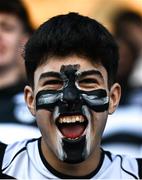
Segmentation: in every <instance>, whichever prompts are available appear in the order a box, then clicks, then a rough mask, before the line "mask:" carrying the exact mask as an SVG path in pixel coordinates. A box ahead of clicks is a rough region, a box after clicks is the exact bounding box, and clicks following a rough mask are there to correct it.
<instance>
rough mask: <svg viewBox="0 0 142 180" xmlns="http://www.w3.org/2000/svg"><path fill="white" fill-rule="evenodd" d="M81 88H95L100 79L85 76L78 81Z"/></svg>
mask: <svg viewBox="0 0 142 180" xmlns="http://www.w3.org/2000/svg"><path fill="white" fill-rule="evenodd" d="M78 85H79V87H80V88H84V89H93V88H96V86H97V85H98V81H97V80H96V79H94V78H84V79H81V80H79V81H78Z"/></svg>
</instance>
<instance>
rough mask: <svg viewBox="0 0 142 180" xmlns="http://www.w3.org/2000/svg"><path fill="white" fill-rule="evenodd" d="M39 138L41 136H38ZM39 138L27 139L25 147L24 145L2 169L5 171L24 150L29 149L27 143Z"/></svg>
mask: <svg viewBox="0 0 142 180" xmlns="http://www.w3.org/2000/svg"><path fill="white" fill-rule="evenodd" d="M38 139H39V138H38ZM36 140H37V139H30V140H29V141H27V143H26V144H25V147H23V148H22V149H20V150H19V151H18V152H17V153H16V154H15V156H14V157H13V158H12V160H11V162H10V163H9V164H8V165H7V166H6V167H5V168H4V169H2V171H5V170H6V169H7V168H8V167H9V166H10V165H11V164H12V162H13V161H14V159H15V158H16V157H17V156H18V155H19V154H20V153H21V152H23V151H25V150H26V149H27V144H29V143H31V142H33V141H36Z"/></svg>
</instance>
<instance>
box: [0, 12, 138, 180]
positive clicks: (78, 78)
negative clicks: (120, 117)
mask: <svg viewBox="0 0 142 180" xmlns="http://www.w3.org/2000/svg"><path fill="white" fill-rule="evenodd" d="M25 65H26V71H27V77H28V81H29V86H26V87H25V99H26V102H27V105H28V107H29V109H30V111H31V113H32V114H33V115H34V116H35V117H36V120H37V124H38V127H39V129H40V131H41V134H42V137H41V138H39V139H32V140H25V141H22V142H18V143H15V144H13V145H8V146H7V147H6V149H5V153H4V158H3V162H2V172H3V173H4V174H6V175H9V176H12V177H14V178H17V179H19V178H23V179H45V178H46V179H56V178H61V179H70V178H71V179H78V178H79V179H88V178H92V179H103V178H105V179H109V178H112V179H114V178H117V179H124V178H125V179H128V178H131V179H138V178H139V175H140V174H139V173H140V172H141V169H140V165H139V166H138V161H137V160H136V159H131V158H128V157H126V156H120V155H113V154H111V153H110V152H106V151H104V150H103V149H102V148H101V147H100V143H101V137H102V133H103V130H104V128H105V124H106V121H107V117H108V114H112V113H113V112H114V111H115V109H116V108H117V106H118V103H119V99H120V94H121V90H120V86H119V84H118V83H116V82H115V76H116V71H117V65H118V49H117V45H116V43H115V41H114V39H113V37H112V36H111V34H110V33H109V32H108V31H107V30H106V29H105V28H104V27H103V26H102V25H101V24H99V23H98V22H97V21H95V20H93V19H90V18H88V17H84V16H81V15H78V14H77V13H69V14H67V15H59V16H56V17H53V18H51V19H50V20H48V21H47V22H45V23H44V24H43V25H41V27H40V28H39V29H38V30H37V31H36V32H35V33H34V35H33V36H32V37H31V39H30V40H29V41H28V43H27V45H26V48H25ZM2 147H3V146H2V145H1V148H2ZM3 149H4V148H3Z"/></svg>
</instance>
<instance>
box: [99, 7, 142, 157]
mask: <svg viewBox="0 0 142 180" xmlns="http://www.w3.org/2000/svg"><path fill="white" fill-rule="evenodd" d="M114 36H115V38H116V40H117V42H118V45H119V56H120V60H119V66H118V72H117V81H118V82H119V84H120V85H121V89H122V90H121V91H122V95H121V100H120V105H119V108H118V109H117V111H116V113H115V114H114V116H112V117H111V118H110V119H109V121H108V123H107V127H106V129H105V133H104V136H103V141H102V145H103V147H104V148H106V149H107V150H111V151H113V152H114V153H121V154H123V153H124V152H126V153H127V154H129V155H131V156H137V157H141V156H142V121H141V119H142V115H141V108H142V86H140V84H139V78H140V76H139V77H137V79H135V80H132V75H133V73H134V72H135V71H137V69H136V65H137V63H138V61H139V60H138V59H139V57H140V55H141V50H142V17H141V15H140V14H138V13H137V12H133V11H131V10H125V11H123V12H120V14H118V15H117V17H116V18H115V21H114ZM141 61H142V59H141ZM140 67H141V72H142V66H140ZM136 84H137V86H136ZM138 84H139V85H138Z"/></svg>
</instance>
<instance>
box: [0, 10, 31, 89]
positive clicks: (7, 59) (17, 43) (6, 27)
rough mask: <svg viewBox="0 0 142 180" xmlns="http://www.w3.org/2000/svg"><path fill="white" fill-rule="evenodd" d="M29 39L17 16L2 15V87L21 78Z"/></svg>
mask: <svg viewBox="0 0 142 180" xmlns="http://www.w3.org/2000/svg"><path fill="white" fill-rule="evenodd" d="M27 39H28V35H27V34H26V33H25V32H24V29H23V25H22V22H21V21H20V20H19V19H18V17H17V16H16V15H14V14H8V13H0V87H5V86H7V85H9V84H13V83H14V82H15V81H17V80H18V79H19V77H21V75H22V73H23V70H22V69H20V68H21V64H22V63H21V61H22V59H21V52H22V47H23V46H24V44H25V43H26V41H27ZM22 66H23V65H22ZM23 69H24V68H23ZM21 70H22V71H21Z"/></svg>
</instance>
